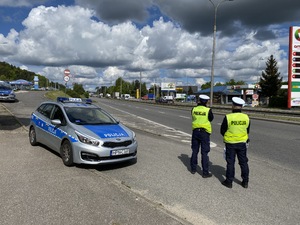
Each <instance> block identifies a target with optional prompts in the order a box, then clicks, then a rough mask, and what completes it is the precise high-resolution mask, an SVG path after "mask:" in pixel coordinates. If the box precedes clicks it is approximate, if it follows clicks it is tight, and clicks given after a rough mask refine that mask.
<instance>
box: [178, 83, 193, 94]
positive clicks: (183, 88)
mask: <svg viewBox="0 0 300 225" xmlns="http://www.w3.org/2000/svg"><path fill="white" fill-rule="evenodd" d="M190 89H192V92H193V93H192V94H196V93H197V92H198V86H191V85H186V86H176V91H177V92H178V93H186V94H188V92H189V90H190Z"/></svg>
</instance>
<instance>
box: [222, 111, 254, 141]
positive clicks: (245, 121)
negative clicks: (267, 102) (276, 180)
mask: <svg viewBox="0 0 300 225" xmlns="http://www.w3.org/2000/svg"><path fill="white" fill-rule="evenodd" d="M226 118H227V124H228V129H227V131H226V132H225V134H224V142H225V143H230V144H235V143H241V142H246V141H247V140H248V132H247V128H248V126H249V121H250V120H249V117H248V115H246V114H244V113H230V114H227V115H226Z"/></svg>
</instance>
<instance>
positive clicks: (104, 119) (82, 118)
mask: <svg viewBox="0 0 300 225" xmlns="http://www.w3.org/2000/svg"><path fill="white" fill-rule="evenodd" d="M65 111H66V113H67V116H68V118H69V120H70V121H71V122H72V123H75V124H78V125H102V124H116V123H117V121H116V120H115V119H114V118H113V117H111V116H110V115H109V114H108V113H106V112H105V111H103V110H101V109H99V108H82V107H65Z"/></svg>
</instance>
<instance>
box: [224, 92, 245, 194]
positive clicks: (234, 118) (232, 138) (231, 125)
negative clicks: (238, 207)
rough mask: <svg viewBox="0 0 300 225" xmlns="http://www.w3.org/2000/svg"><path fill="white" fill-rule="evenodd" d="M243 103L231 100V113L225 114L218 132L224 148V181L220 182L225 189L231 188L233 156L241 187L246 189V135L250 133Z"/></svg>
mask: <svg viewBox="0 0 300 225" xmlns="http://www.w3.org/2000/svg"><path fill="white" fill-rule="evenodd" d="M244 104H245V101H244V100H243V99H241V98H238V97H233V98H232V113H229V114H227V115H226V116H225V117H224V119H223V122H222V125H221V129H220V132H221V134H222V136H223V139H224V142H225V148H226V154H225V156H226V162H227V167H226V180H224V181H223V182H222V184H223V185H224V186H225V187H228V188H232V182H233V179H234V174H235V169H234V164H235V156H237V158H238V161H239V164H240V167H241V177H242V179H243V180H242V186H243V187H244V188H248V182H249V166H248V158H247V143H248V142H249V138H248V134H249V131H250V119H249V117H248V115H247V114H245V113H242V107H243V105H244Z"/></svg>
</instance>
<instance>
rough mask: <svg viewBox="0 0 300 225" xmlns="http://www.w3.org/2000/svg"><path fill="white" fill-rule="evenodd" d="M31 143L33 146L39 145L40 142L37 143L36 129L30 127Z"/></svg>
mask: <svg viewBox="0 0 300 225" xmlns="http://www.w3.org/2000/svg"><path fill="white" fill-rule="evenodd" d="M29 142H30V144H31V145H32V146H36V145H38V142H37V141H36V133H35V129H34V127H30V130H29Z"/></svg>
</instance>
